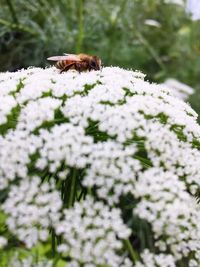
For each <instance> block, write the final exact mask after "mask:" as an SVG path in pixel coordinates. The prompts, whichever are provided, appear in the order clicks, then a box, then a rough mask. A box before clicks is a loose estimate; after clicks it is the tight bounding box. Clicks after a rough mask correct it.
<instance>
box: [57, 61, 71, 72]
mask: <svg viewBox="0 0 200 267" xmlns="http://www.w3.org/2000/svg"><path fill="white" fill-rule="evenodd" d="M73 65H74V63H72V64H69V65H67V66H66V67H64V69H62V70H61V71H60V73H63V72H64V71H68V70H69V69H71V67H72V66H73Z"/></svg>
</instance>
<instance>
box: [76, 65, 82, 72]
mask: <svg viewBox="0 0 200 267" xmlns="http://www.w3.org/2000/svg"><path fill="white" fill-rule="evenodd" d="M76 70H77V71H78V73H79V74H80V73H81V65H80V64H77V63H76Z"/></svg>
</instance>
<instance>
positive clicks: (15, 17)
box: [6, 0, 19, 24]
mask: <svg viewBox="0 0 200 267" xmlns="http://www.w3.org/2000/svg"><path fill="white" fill-rule="evenodd" d="M6 3H7V6H8V8H9V10H10V13H11V16H12V18H13V22H14V23H16V24H19V21H18V18H17V14H16V12H15V9H14V6H13V3H12V1H11V0H6Z"/></svg>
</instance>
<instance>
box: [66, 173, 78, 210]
mask: <svg viewBox="0 0 200 267" xmlns="http://www.w3.org/2000/svg"><path fill="white" fill-rule="evenodd" d="M76 175H77V170H76V169H73V171H72V178H71V186H70V195H69V202H68V207H72V206H73V204H74V200H75V194H76V192H75V191H76Z"/></svg>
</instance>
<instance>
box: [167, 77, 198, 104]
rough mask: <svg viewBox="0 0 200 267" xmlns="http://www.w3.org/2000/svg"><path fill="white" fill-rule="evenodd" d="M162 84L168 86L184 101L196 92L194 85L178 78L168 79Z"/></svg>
mask: <svg viewBox="0 0 200 267" xmlns="http://www.w3.org/2000/svg"><path fill="white" fill-rule="evenodd" d="M162 85H163V86H166V87H167V88H168V89H169V90H170V91H171V92H172V94H174V95H175V96H176V97H178V98H180V99H183V100H184V101H185V100H187V99H188V97H189V96H190V95H192V94H193V93H194V89H193V88H192V87H190V86H188V85H187V84H185V83H181V82H180V81H178V80H176V79H172V78H170V79H167V80H166V81H164V83H163V84H162Z"/></svg>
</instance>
